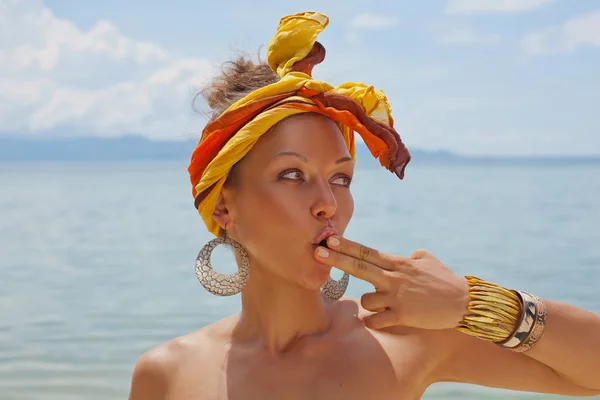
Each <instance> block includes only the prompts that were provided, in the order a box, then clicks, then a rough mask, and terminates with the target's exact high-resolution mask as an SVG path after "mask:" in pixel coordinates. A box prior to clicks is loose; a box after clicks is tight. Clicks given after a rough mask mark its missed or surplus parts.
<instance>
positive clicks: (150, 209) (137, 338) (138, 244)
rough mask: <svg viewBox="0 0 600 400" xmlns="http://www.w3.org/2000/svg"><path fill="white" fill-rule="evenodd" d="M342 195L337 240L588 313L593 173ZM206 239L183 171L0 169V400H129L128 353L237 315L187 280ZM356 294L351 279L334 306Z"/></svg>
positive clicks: (540, 173)
mask: <svg viewBox="0 0 600 400" xmlns="http://www.w3.org/2000/svg"><path fill="white" fill-rule="evenodd" d="M353 193H354V198H355V202H356V211H355V215H354V218H353V220H352V222H351V224H350V226H349V228H348V230H347V232H346V236H347V237H348V238H350V239H353V240H357V241H360V242H363V243H364V244H367V245H369V246H372V247H375V248H378V249H380V250H382V251H386V252H391V253H395V254H400V255H408V254H410V253H411V252H412V251H414V250H416V249H417V248H426V249H428V250H429V251H431V252H432V253H433V254H434V255H436V256H437V257H438V258H440V259H441V260H443V261H444V262H445V263H446V264H447V265H448V266H450V267H451V268H452V269H453V270H454V271H455V272H456V273H458V274H462V275H466V274H472V275H476V276H479V277H481V278H484V279H487V280H491V281H494V282H497V283H500V284H503V285H505V286H508V287H514V288H521V289H528V290H529V291H532V292H534V293H537V294H538V295H540V296H542V297H548V298H552V299H555V300H560V301H565V302H568V303H572V304H574V305H577V306H581V307H584V308H587V309H590V310H592V311H595V312H598V313H600V164H598V163H596V164H591V163H590V164H585V163H584V164H576V163H572V164H561V163H545V164H543V163H538V164H535V163H529V164H528V163H518V164H510V163H486V162H456V161H450V162H421V163H418V162H414V163H413V164H411V165H410V167H409V168H408V170H407V176H406V179H405V180H404V181H399V180H398V179H397V178H395V177H394V176H393V175H391V174H389V173H388V172H386V171H384V170H383V169H360V168H359V169H358V170H357V171H356V176H355V180H354V183H353ZM210 239H211V237H210V235H209V234H207V233H206V231H205V228H204V225H203V224H202V221H201V219H200V217H199V216H198V215H197V214H196V212H195V210H194V208H193V206H192V199H191V192H190V185H189V181H188V176H187V172H186V166H185V163H178V162H163V163H150V162H148V163H143V162H139V163H38V164H36V163H5V164H0V399H1V400H17V399H19V400H21V399H27V400H30V399H32V400H51V399H56V400H58V399H60V400H70V399H89V400H95V399H98V400H100V399H125V398H127V395H128V392H129V385H130V378H131V371H132V369H133V366H134V364H135V362H136V361H137V359H138V358H139V357H140V355H142V353H144V352H145V351H146V350H148V349H149V348H151V347H153V346H155V345H157V344H159V343H162V342H164V341H167V340H169V339H171V338H173V337H176V336H179V335H182V334H185V333H188V332H191V331H193V330H196V329H198V328H199V327H202V326H204V325H207V324H209V323H212V322H214V321H216V320H218V319H220V318H222V317H224V316H226V315H229V314H231V313H234V312H237V311H238V310H239V296H234V297H231V298H220V297H214V296H212V295H210V294H209V293H208V292H206V291H205V290H204V289H203V288H202V286H201V285H200V284H199V283H198V281H197V280H196V277H195V274H194V260H195V257H196V255H197V253H198V251H199V249H200V248H201V247H202V246H203V245H204V244H205V243H206V242H207V241H208V240H210ZM223 257H225V256H223ZM215 265H219V263H218V262H215ZM229 272H230V271H229ZM338 272H339V271H338ZM366 291H370V285H368V284H366V283H364V282H360V281H358V280H357V279H354V278H352V279H351V283H350V287H349V290H348V292H347V294H348V295H350V296H356V297H358V296H360V295H361V294H362V293H364V292H366ZM424 398H425V399H505V398H511V399H517V398H555V397H554V396H538V395H531V394H525V393H519V392H513V391H506V390H497V389H487V388H482V387H476V386H470V385H463V384H438V385H434V386H432V387H431V388H430V389H429V390H428V391H427V392H426V394H425V397H424ZM561 398H562V397H561Z"/></svg>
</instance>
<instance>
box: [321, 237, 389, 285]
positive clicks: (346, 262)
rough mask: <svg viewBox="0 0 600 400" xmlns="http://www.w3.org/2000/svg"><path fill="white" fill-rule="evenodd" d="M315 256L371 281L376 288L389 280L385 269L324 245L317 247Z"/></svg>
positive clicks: (359, 277)
mask: <svg viewBox="0 0 600 400" xmlns="http://www.w3.org/2000/svg"><path fill="white" fill-rule="evenodd" d="M315 257H317V259H318V260H319V261H321V262H323V263H326V264H328V265H332V266H334V267H336V268H338V269H340V270H342V271H344V272H347V273H349V274H350V275H352V276H354V277H356V278H358V279H362V280H363V281H367V282H369V283H371V284H372V285H373V286H375V288H376V289H379V288H382V287H383V286H384V285H385V283H386V281H387V278H386V276H385V275H384V273H385V270H383V269H381V268H379V267H378V266H376V265H373V264H371V263H369V262H367V261H365V260H361V259H358V258H354V257H350V256H348V255H346V254H342V253H338V252H337V251H333V250H331V249H327V248H325V247H322V246H319V247H317V249H316V251H315Z"/></svg>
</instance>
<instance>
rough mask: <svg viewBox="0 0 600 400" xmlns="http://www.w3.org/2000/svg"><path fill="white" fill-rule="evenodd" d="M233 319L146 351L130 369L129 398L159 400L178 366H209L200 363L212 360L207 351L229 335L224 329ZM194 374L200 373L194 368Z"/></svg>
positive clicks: (163, 395) (226, 319)
mask: <svg viewBox="0 0 600 400" xmlns="http://www.w3.org/2000/svg"><path fill="white" fill-rule="evenodd" d="M236 318H237V316H231V317H228V318H225V319H223V320H220V321H218V322H215V323H213V324H210V325H207V326H205V327H203V328H200V329H198V330H196V331H194V332H191V333H189V334H186V335H182V336H178V337H176V338H173V339H171V340H169V341H168V342H165V343H162V344H159V345H157V346H155V347H153V348H151V349H150V350H148V351H146V352H145V353H144V354H143V355H142V356H141V357H140V358H139V360H138V361H137V363H136V365H135V367H134V370H133V375H132V379H131V392H130V397H129V399H130V400H138V399H145V400H154V399H156V400H158V399H163V398H164V397H165V395H166V393H167V392H168V389H169V385H170V383H171V382H172V381H173V379H175V377H177V376H178V375H179V373H180V371H181V370H182V367H184V366H186V365H189V363H190V362H193V363H194V367H195V368H197V367H198V366H200V367H201V366H206V367H208V366H209V365H210V363H205V362H201V360H206V359H207V358H211V357H212V354H211V349H214V348H215V344H217V343H218V342H221V341H224V340H226V339H227V335H228V332H230V331H228V328H229V327H230V326H231V325H232V323H233V321H234V320H235V319H236ZM199 361H200V362H199ZM195 371H196V372H201V371H198V370H197V369H195ZM199 375H201V374H199Z"/></svg>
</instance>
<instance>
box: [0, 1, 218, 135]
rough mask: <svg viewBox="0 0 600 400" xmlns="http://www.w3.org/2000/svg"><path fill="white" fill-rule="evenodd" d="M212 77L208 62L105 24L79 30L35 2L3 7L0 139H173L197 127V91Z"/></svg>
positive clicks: (6, 3)
mask: <svg viewBox="0 0 600 400" xmlns="http://www.w3.org/2000/svg"><path fill="white" fill-rule="evenodd" d="M211 74H212V67H211V65H210V64H209V62H208V61H207V60H205V59H202V58H181V57H176V56H174V55H171V54H169V52H168V51H166V50H165V49H163V48H161V47H160V46H158V45H157V44H155V43H151V42H144V41H139V40H136V39H132V38H129V37H126V36H124V35H123V34H122V33H120V32H119V30H118V29H117V28H116V27H115V26H113V25H112V24H111V23H110V22H108V21H98V22H97V23H96V24H95V25H94V26H92V27H91V28H90V29H88V30H81V29H80V28H78V27H77V26H76V25H75V24H74V23H73V22H72V21H69V20H66V19H62V18H58V17H56V16H55V15H53V13H52V11H51V10H50V9H48V8H47V7H46V6H44V4H43V3H42V2H41V1H38V0H3V1H2V2H1V3H0V133H1V132H2V131H9V132H27V131H30V132H36V131H39V132H43V131H47V130H60V129H67V128H71V129H73V128H75V129H77V130H78V131H79V132H80V133H81V134H101V135H118V134H120V133H124V132H127V133H139V134H143V135H146V136H149V137H163V138H176V137H177V136H178V135H179V133H180V132H182V131H184V130H185V129H189V128H190V127H191V126H192V118H193V117H194V114H193V113H192V112H191V100H192V97H193V93H194V90H195V87H194V85H197V84H199V83H200V82H202V81H204V80H206V79H207V78H209V77H210V76H211ZM196 130H198V129H196Z"/></svg>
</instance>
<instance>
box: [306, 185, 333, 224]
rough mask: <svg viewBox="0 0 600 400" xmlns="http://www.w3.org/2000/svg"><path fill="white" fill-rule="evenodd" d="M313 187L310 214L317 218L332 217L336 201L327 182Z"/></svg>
mask: <svg viewBox="0 0 600 400" xmlns="http://www.w3.org/2000/svg"><path fill="white" fill-rule="evenodd" d="M315 186H316V187H315V197H314V201H313V204H312V207H311V213H312V214H313V216H315V217H317V218H331V217H333V216H334V215H335V212H336V210H337V201H336V199H335V196H334V194H333V191H332V190H331V186H330V185H329V182H327V181H325V182H320V183H319V184H317V185H315Z"/></svg>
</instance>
